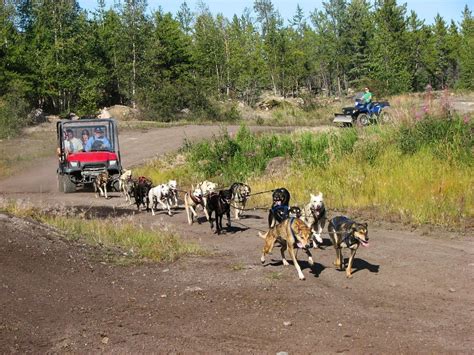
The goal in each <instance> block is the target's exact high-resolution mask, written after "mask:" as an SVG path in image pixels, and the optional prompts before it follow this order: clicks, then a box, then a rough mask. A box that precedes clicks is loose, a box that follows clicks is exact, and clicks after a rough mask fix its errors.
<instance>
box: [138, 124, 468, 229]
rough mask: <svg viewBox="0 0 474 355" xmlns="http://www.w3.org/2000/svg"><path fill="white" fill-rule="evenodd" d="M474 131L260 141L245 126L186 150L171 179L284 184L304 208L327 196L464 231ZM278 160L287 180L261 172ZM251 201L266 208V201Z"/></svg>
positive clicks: (352, 133)
mask: <svg viewBox="0 0 474 355" xmlns="http://www.w3.org/2000/svg"><path fill="white" fill-rule="evenodd" d="M473 128H474V125H473V124H472V122H469V121H464V120H463V119H461V118H459V117H457V118H439V117H426V118H424V119H423V120H419V121H413V122H406V123H403V124H402V125H400V126H390V127H388V126H387V127H384V126H371V127H365V128H364V129H353V128H350V129H341V130H338V131H330V132H325V133H318V134H315V133H311V132H303V133H292V134H262V135H255V134H252V133H251V132H250V131H249V129H248V128H247V127H245V126H242V127H241V128H240V130H239V132H238V133H237V135H236V136H235V138H232V137H230V136H229V135H228V134H226V133H224V134H222V135H221V136H219V137H216V138H215V139H213V140H210V141H204V142H200V143H196V144H187V145H186V146H185V147H184V148H183V150H182V154H183V156H184V158H183V159H182V163H181V165H180V166H179V167H177V168H176V167H174V168H173V167H172V168H171V169H169V170H166V174H170V175H169V176H174V177H176V176H179V177H180V178H181V180H182V181H187V182H190V181H192V182H197V181H198V180H202V179H211V180H214V181H217V182H219V183H220V184H221V186H228V185H230V184H231V183H232V182H235V181H243V182H247V183H249V184H250V185H251V186H252V189H253V191H254V192H257V191H266V190H269V189H273V188H277V187H282V186H284V187H286V188H288V190H290V192H291V193H292V196H293V200H292V201H294V202H295V203H299V204H300V205H302V204H303V203H306V202H307V201H308V199H309V193H311V192H317V191H322V192H323V193H324V194H325V196H326V201H327V203H328V206H329V208H333V209H341V208H343V209H346V208H366V207H371V208H377V209H380V210H381V211H384V212H387V213H391V214H396V215H398V216H400V217H401V218H402V219H404V220H407V221H413V222H417V223H436V224H443V225H448V226H451V225H452V226H454V225H456V226H462V225H463V223H465V221H467V220H468V219H469V218H472V217H473V216H474V207H473V186H474V180H473V179H474V174H473V167H474V158H473V154H472V152H473V149H474V141H473V134H472V132H473ZM274 157H286V158H288V159H287V160H288V161H290V162H291V166H290V170H289V171H290V172H289V173H288V174H287V176H285V177H281V176H280V175H279V176H276V177H275V176H266V175H265V174H264V171H265V168H266V166H267V164H268V162H269V161H270V160H271V159H272V158H274ZM146 169H149V170H148V171H149V172H152V170H153V169H151V168H150V166H148V167H147V168H146ZM160 174H162V175H163V174H164V172H163V170H161V172H160ZM251 200H252V204H253V205H254V206H266V205H268V201H269V197H268V196H267V195H259V196H255V197H253V198H252V199H251Z"/></svg>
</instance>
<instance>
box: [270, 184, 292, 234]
mask: <svg viewBox="0 0 474 355" xmlns="http://www.w3.org/2000/svg"><path fill="white" fill-rule="evenodd" d="M272 199H273V203H272V208H270V211H269V213H268V226H269V227H270V228H272V227H273V226H275V224H276V222H278V223H281V222H282V221H284V220H285V219H287V218H288V214H289V210H290V207H289V206H290V193H289V192H288V190H287V189H285V188H284V187H280V188H279V189H275V190H273V194H272Z"/></svg>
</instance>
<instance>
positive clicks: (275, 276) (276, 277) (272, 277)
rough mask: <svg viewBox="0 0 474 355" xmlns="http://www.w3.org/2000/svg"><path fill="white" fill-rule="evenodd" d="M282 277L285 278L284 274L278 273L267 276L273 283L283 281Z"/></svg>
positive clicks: (274, 272)
mask: <svg viewBox="0 0 474 355" xmlns="http://www.w3.org/2000/svg"><path fill="white" fill-rule="evenodd" d="M282 277H283V274H282V273H281V272H278V271H272V272H270V273H269V274H268V275H267V278H268V279H269V280H271V281H277V280H281V279H282Z"/></svg>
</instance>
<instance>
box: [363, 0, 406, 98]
mask: <svg viewBox="0 0 474 355" xmlns="http://www.w3.org/2000/svg"><path fill="white" fill-rule="evenodd" d="M405 12H406V5H402V6H399V5H397V2H396V0H377V1H376V2H375V12H374V22H375V33H374V38H373V40H372V42H371V48H370V49H371V55H370V66H371V73H370V77H371V78H372V80H373V84H372V86H374V88H373V89H374V92H376V93H377V94H381V95H384V94H396V93H401V92H406V91H409V90H410V83H411V81H412V79H411V75H410V72H409V68H408V57H409V56H408V51H409V48H408V47H407V43H408V37H407V31H406V22H405Z"/></svg>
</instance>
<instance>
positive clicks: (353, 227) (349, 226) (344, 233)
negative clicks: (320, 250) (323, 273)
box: [328, 216, 369, 279]
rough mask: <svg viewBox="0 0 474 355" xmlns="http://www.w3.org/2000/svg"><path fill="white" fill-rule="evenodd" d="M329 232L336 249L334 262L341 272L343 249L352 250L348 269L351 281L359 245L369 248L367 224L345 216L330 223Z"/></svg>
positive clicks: (347, 274)
mask: <svg viewBox="0 0 474 355" xmlns="http://www.w3.org/2000/svg"><path fill="white" fill-rule="evenodd" d="M328 232H329V237H330V238H331V241H332V244H333V245H334V249H336V260H335V261H334V265H336V267H338V268H340V269H341V270H342V269H343V268H344V265H343V264H344V263H343V261H344V259H343V257H342V249H343V248H348V249H350V250H351V256H350V257H349V262H348V264H347V268H346V276H347V278H349V279H350V278H351V277H352V262H353V261H354V256H355V254H356V251H357V249H358V248H359V245H362V246H364V247H368V246H369V231H368V228H367V223H357V222H355V221H353V220H351V219H349V218H347V217H345V216H337V217H334V218H333V219H331V221H330V222H329V226H328Z"/></svg>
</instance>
